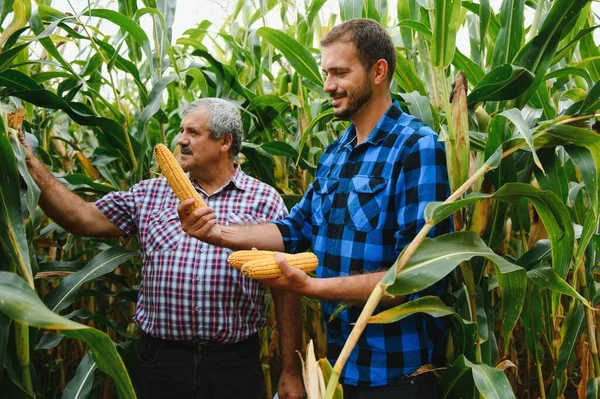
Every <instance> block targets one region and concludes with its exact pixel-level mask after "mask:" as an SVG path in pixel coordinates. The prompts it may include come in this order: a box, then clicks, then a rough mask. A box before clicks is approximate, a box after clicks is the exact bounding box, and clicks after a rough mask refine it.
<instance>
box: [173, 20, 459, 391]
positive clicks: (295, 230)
mask: <svg viewBox="0 0 600 399" xmlns="http://www.w3.org/2000/svg"><path fill="white" fill-rule="evenodd" d="M321 46H322V53H321V54H322V56H321V68H322V70H323V73H324V74H325V86H324V89H325V91H326V92H327V93H328V94H329V95H330V96H331V103H332V106H333V109H334V115H335V116H336V117H338V118H343V119H349V120H350V121H351V122H352V124H351V125H350V127H349V128H348V129H347V131H346V132H345V134H344V135H343V136H342V137H341V138H340V139H339V140H337V141H335V142H334V143H332V144H331V145H329V146H328V147H327V148H326V149H325V151H324V154H323V156H322V158H321V160H320V162H319V167H318V169H317V172H316V175H315V180H314V182H313V183H312V185H311V186H310V187H309V189H308V190H307V192H306V193H305V195H304V197H303V198H302V200H301V201H300V203H299V204H298V205H296V206H295V207H294V208H293V209H292V211H291V213H290V215H289V216H288V217H286V218H285V219H283V220H280V221H277V222H274V223H271V224H267V225H259V226H249V227H242V228H240V227H237V228H236V227H232V226H223V225H222V223H219V220H218V218H217V215H216V214H215V213H214V212H213V211H212V210H211V209H202V210H196V211H194V212H193V213H192V214H190V215H187V214H186V213H187V212H186V210H187V208H188V206H189V205H190V203H188V202H184V203H182V204H181V205H180V206H179V208H178V211H179V215H180V218H181V220H182V225H183V229H184V231H186V232H187V233H188V234H190V235H192V236H194V237H197V238H198V239H200V240H203V241H206V242H210V243H213V244H215V245H219V246H224V247H228V248H235V249H241V248H251V247H256V248H259V249H270V250H275V251H286V252H301V251H305V250H307V249H308V248H310V247H312V251H313V252H314V253H315V254H316V255H317V257H318V258H319V267H318V269H317V277H318V278H310V277H308V276H307V275H305V274H304V273H302V272H300V271H298V270H297V269H293V268H291V267H290V266H289V265H288V264H287V262H286V261H285V260H284V259H283V258H282V257H281V256H278V257H277V258H278V263H279V265H280V268H281V269H282V271H283V276H282V277H279V278H276V279H272V280H270V281H268V282H267V284H268V285H270V286H272V287H276V288H280V289H284V290H288V291H292V292H296V293H299V294H302V295H306V296H310V297H315V298H320V299H322V300H323V302H322V307H323V313H324V316H325V319H326V320H327V319H328V318H329V316H330V315H331V314H332V312H333V310H334V309H335V307H336V306H337V304H338V303H339V302H340V301H345V302H355V303H364V302H366V300H367V298H368V297H369V295H370V293H371V291H372V290H373V289H374V287H375V286H376V284H377V283H378V282H379V281H380V280H381V278H382V276H383V274H384V272H383V271H382V270H386V269H388V268H389V267H390V266H391V265H392V263H393V262H394V261H395V260H396V258H397V257H398V255H399V254H400V252H401V251H402V249H403V248H404V247H405V246H406V245H407V244H408V243H409V242H410V241H411V240H412V239H413V237H414V236H415V235H416V233H417V232H418V231H419V230H420V228H421V227H422V226H423V225H424V223H425V221H424V219H423V210H424V208H425V206H426V205H427V204H428V203H429V202H431V201H442V200H445V199H446V198H447V196H448V195H449V184H448V177H447V170H446V164H445V154H444V149H443V146H442V145H441V143H439V142H438V141H437V135H436V134H435V133H434V132H433V131H432V130H431V129H430V128H429V127H427V126H425V125H423V124H422V123H421V122H420V121H419V120H417V119H415V118H414V117H413V116H410V115H408V114H406V113H403V112H402V111H401V109H400V107H399V106H398V104H397V103H395V102H392V99H391V96H390V90H389V87H390V83H391V80H392V77H393V73H394V69H395V65H396V51H395V48H394V45H393V43H392V40H391V38H390V36H389V34H388V33H387V32H386V31H385V30H384V29H383V28H382V27H381V26H380V25H379V24H378V23H377V22H375V21H372V20H367V19H355V20H350V21H347V22H345V23H343V24H341V25H339V26H337V27H335V28H334V29H333V30H332V31H331V32H329V33H328V34H327V35H326V36H325V37H324V38H323V40H322V42H321ZM448 229H449V223H442V224H440V225H438V226H436V228H435V229H434V230H432V232H431V234H430V235H431V236H433V235H437V234H440V233H445V232H447V231H448ZM419 295H423V292H421V293H417V294H415V295H410V296H409V297H397V298H384V301H383V302H384V303H383V304H384V305H393V304H398V303H401V302H403V301H406V300H412V299H414V298H417V297H418V296H419ZM360 311H361V309H360V307H359V306H356V307H351V308H349V309H347V310H344V311H342V312H341V313H340V314H339V315H338V316H337V317H336V318H334V320H333V321H330V322H328V323H327V338H328V357H329V358H330V359H331V360H332V361H335V359H336V358H337V357H338V355H339V353H340V351H341V348H342V346H343V345H344V342H345V341H346V339H347V338H348V335H349V334H350V331H351V329H352V323H353V322H355V321H356V319H357V318H358V315H359V314H360ZM444 335H445V331H444V329H443V326H441V325H440V324H438V323H437V321H436V320H435V319H432V318H430V317H428V316H424V315H421V314H417V315H413V316H410V317H407V318H405V319H403V320H401V321H399V322H396V323H393V324H387V325H375V324H373V325H368V326H367V328H366V329H365V331H364V333H363V334H362V336H361V338H360V340H359V342H358V344H357V346H356V348H355V349H354V351H353V352H352V354H351V356H350V358H349V360H348V363H347V364H346V366H345V368H344V370H343V371H342V376H341V382H342V383H343V385H344V395H345V398H388V397H404V395H407V396H406V397H414V396H416V397H423V398H427V397H436V395H437V393H436V384H435V378H434V377H433V376H432V375H431V373H426V374H423V375H420V376H416V377H411V376H410V374H412V373H414V372H415V371H416V370H417V369H418V368H419V367H420V366H422V365H424V364H427V363H434V362H436V361H440V360H443V359H440V355H442V356H443V348H444V344H445V340H444Z"/></svg>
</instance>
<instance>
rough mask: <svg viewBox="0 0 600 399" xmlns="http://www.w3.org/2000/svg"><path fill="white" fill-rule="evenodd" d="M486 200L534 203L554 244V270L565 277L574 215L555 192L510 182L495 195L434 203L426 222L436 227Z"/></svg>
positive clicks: (474, 196)
mask: <svg viewBox="0 0 600 399" xmlns="http://www.w3.org/2000/svg"><path fill="white" fill-rule="evenodd" d="M483 198H493V199H496V200H498V201H502V202H506V203H509V204H510V203H515V202H517V201H519V200H520V199H523V198H525V199H527V200H528V201H530V202H531V203H532V204H533V206H534V207H535V209H536V211H537V212H538V214H539V216H540V219H541V220H542V222H543V223H544V226H545V227H546V231H547V232H548V236H549V237H550V241H551V243H552V262H553V265H552V267H553V269H554V271H555V272H556V273H557V274H558V275H559V276H560V277H561V278H563V279H564V278H565V277H566V275H567V271H568V269H569V264H570V259H571V257H572V255H573V247H574V243H575V232H574V230H573V225H572V221H571V216H570V214H569V211H568V209H567V207H566V205H565V204H563V203H562V201H561V200H560V199H559V198H558V197H557V196H556V194H554V193H553V192H551V191H542V190H539V189H537V188H535V187H533V186H532V185H529V184H524V183H506V184H505V185H503V186H502V187H501V188H500V189H499V190H498V191H497V192H496V193H494V194H480V193H473V194H470V195H468V196H467V197H465V198H464V199H462V200H458V201H456V202H454V203H451V204H447V205H442V204H440V203H439V202H438V203H430V204H429V205H428V206H427V207H426V208H425V220H427V221H432V222H433V223H434V224H436V223H439V221H441V220H444V219H445V218H447V217H448V216H450V215H451V214H452V213H454V212H455V211H456V210H458V209H460V208H462V207H464V206H466V205H467V204H470V203H473V202H475V201H479V200H480V199H483Z"/></svg>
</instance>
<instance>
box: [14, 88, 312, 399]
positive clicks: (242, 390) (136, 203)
mask: <svg viewBox="0 0 600 399" xmlns="http://www.w3.org/2000/svg"><path fill="white" fill-rule="evenodd" d="M21 141H22V143H23V144H24V145H25V146H26V148H27V165H28V168H29V172H30V174H31V176H32V177H33V178H34V180H35V181H36V183H37V184H38V185H39V187H40V189H41V197H40V206H41V207H42V208H43V209H44V211H45V212H46V214H47V215H48V216H49V217H50V218H52V219H53V220H54V221H55V222H57V223H58V224H60V225H61V226H63V227H64V228H65V229H67V230H68V231H70V232H72V233H75V234H81V235H86V236H121V235H132V234H138V237H139V245H140V250H141V253H142V262H143V269H142V281H141V285H140V292H139V296H138V301H137V308H136V314H135V321H136V322H137V323H138V324H139V326H140V328H141V331H142V333H141V338H140V350H139V357H138V370H139V380H138V384H137V388H138V394H139V396H140V397H142V398H259V397H262V390H263V377H262V368H261V365H260V361H259V348H260V345H259V340H258V331H259V330H260V329H261V328H262V327H264V326H265V324H266V320H265V317H264V314H263V313H264V288H263V286H262V284H259V283H257V282H255V281H253V280H250V279H248V278H246V277H245V276H243V275H241V274H240V273H239V272H238V270H236V269H234V268H231V267H229V266H228V265H227V256H228V254H229V253H230V251H229V250H225V249H222V248H219V247H215V246H212V245H209V244H207V243H205V242H202V241H198V240H196V239H195V238H192V237H190V236H188V235H187V234H184V233H183V231H182V229H181V223H180V221H179V217H178V215H177V209H176V208H177V206H178V204H179V201H178V200H177V198H176V197H175V194H174V193H173V191H172V190H171V189H170V188H169V186H168V184H167V182H166V180H165V179H164V178H155V179H149V180H144V181H141V182H140V183H138V184H136V185H134V186H133V187H131V188H130V189H129V190H128V191H124V192H112V193H110V194H108V195H106V196H104V197H103V198H101V199H100V200H98V201H96V202H95V203H89V202H85V201H84V200H83V199H81V198H80V197H78V196H77V195H75V194H73V193H72V192H71V191H69V190H68V189H67V188H65V187H64V186H62V185H61V184H60V183H59V182H58V181H57V180H56V179H54V178H53V176H52V175H51V174H50V173H49V172H48V171H47V170H46V168H45V167H44V165H43V164H42V163H41V162H40V161H39V160H38V159H37V158H36V157H35V156H34V155H33V153H32V152H31V149H29V146H28V145H27V143H26V141H25V139H24V138H23V136H22V135H21ZM241 142H242V120H241V117H240V115H239V113H238V111H237V109H236V108H235V106H234V105H232V104H231V103H229V102H227V101H224V100H220V99H214V98H213V99H200V100H197V101H195V102H193V103H192V104H190V105H189V106H188V107H187V108H186V109H185V110H184V112H183V115H182V122H181V136H180V137H179V140H178V144H179V145H180V146H181V161H180V162H181V165H182V167H183V168H184V169H185V170H187V171H188V172H189V178H190V180H191V181H192V184H193V185H194V187H195V188H196V189H197V190H198V191H199V193H200V194H201V196H202V197H203V199H204V201H205V202H206V203H207V204H208V205H209V206H211V207H212V208H213V209H216V210H217V211H218V212H219V215H220V219H219V222H220V223H222V224H224V225H234V224H254V223H266V222H270V221H275V220H278V219H281V218H282V217H284V216H285V215H286V214H287V211H286V209H285V205H284V204H283V201H282V199H281V197H280V196H279V195H278V193H277V191H276V190H275V189H273V188H272V187H270V186H268V185H266V184H264V183H261V182H260V181H258V180H256V179H253V178H251V177H249V176H247V175H246V174H245V173H244V172H242V170H241V168H240V167H239V165H237V164H236V163H234V159H235V157H236V155H237V154H238V153H239V151H240V149H241ZM273 296H274V298H275V302H276V313H277V319H278V325H279V327H280V329H281V330H283V331H282V333H281V334H280V336H281V337H282V338H281V339H282V342H281V343H282V357H283V358H282V364H283V369H282V374H281V379H280V382H279V395H280V397H282V398H297V397H301V396H302V395H303V386H302V382H301V375H300V370H299V365H298V358H297V355H296V354H295V353H294V351H295V349H297V348H298V346H299V345H300V342H299V340H300V331H301V328H300V322H299V312H298V309H299V301H298V297H297V296H296V295H294V294H290V293H286V292H279V291H277V290H274V291H273Z"/></svg>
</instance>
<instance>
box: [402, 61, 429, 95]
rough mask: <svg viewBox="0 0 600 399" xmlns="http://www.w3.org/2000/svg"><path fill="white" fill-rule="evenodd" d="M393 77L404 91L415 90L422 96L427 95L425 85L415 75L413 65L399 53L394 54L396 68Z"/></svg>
mask: <svg viewBox="0 0 600 399" xmlns="http://www.w3.org/2000/svg"><path fill="white" fill-rule="evenodd" d="M394 79H395V80H396V83H398V86H399V87H400V88H401V89H402V91H403V92H405V93H411V92H413V91H416V92H418V94H420V95H422V96H426V95H427V90H426V89H425V85H424V84H423V82H422V81H421V79H420V78H419V77H418V76H417V74H416V72H415V70H414V67H413V65H412V64H411V63H410V62H409V61H408V60H407V59H406V58H405V57H403V56H401V55H400V54H397V55H396V70H395V71H394Z"/></svg>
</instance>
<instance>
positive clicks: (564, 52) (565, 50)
mask: <svg viewBox="0 0 600 399" xmlns="http://www.w3.org/2000/svg"><path fill="white" fill-rule="evenodd" d="M597 28H600V25H596V26H592V27H591V28H585V29H583V30H581V31H579V33H577V35H576V36H575V37H574V38H573V39H572V40H571V41H569V43H567V44H565V45H564V46H563V47H561V48H560V49H558V50H557V51H556V55H555V56H554V59H553V60H552V65H555V64H556V63H557V62H559V61H560V60H562V59H563V58H564V57H566V56H571V54H572V52H573V51H572V50H573V49H574V48H575V46H577V44H579V43H581V42H582V41H583V40H584V38H586V37H587V36H588V35H591V34H593V33H594V31H595V30H596V29H597ZM592 37H593V36H592ZM587 40H589V39H587ZM592 42H593V41H592ZM587 43H589V42H587ZM587 43H586V44H587ZM583 46H585V45H583ZM585 58H587V57H585Z"/></svg>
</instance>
